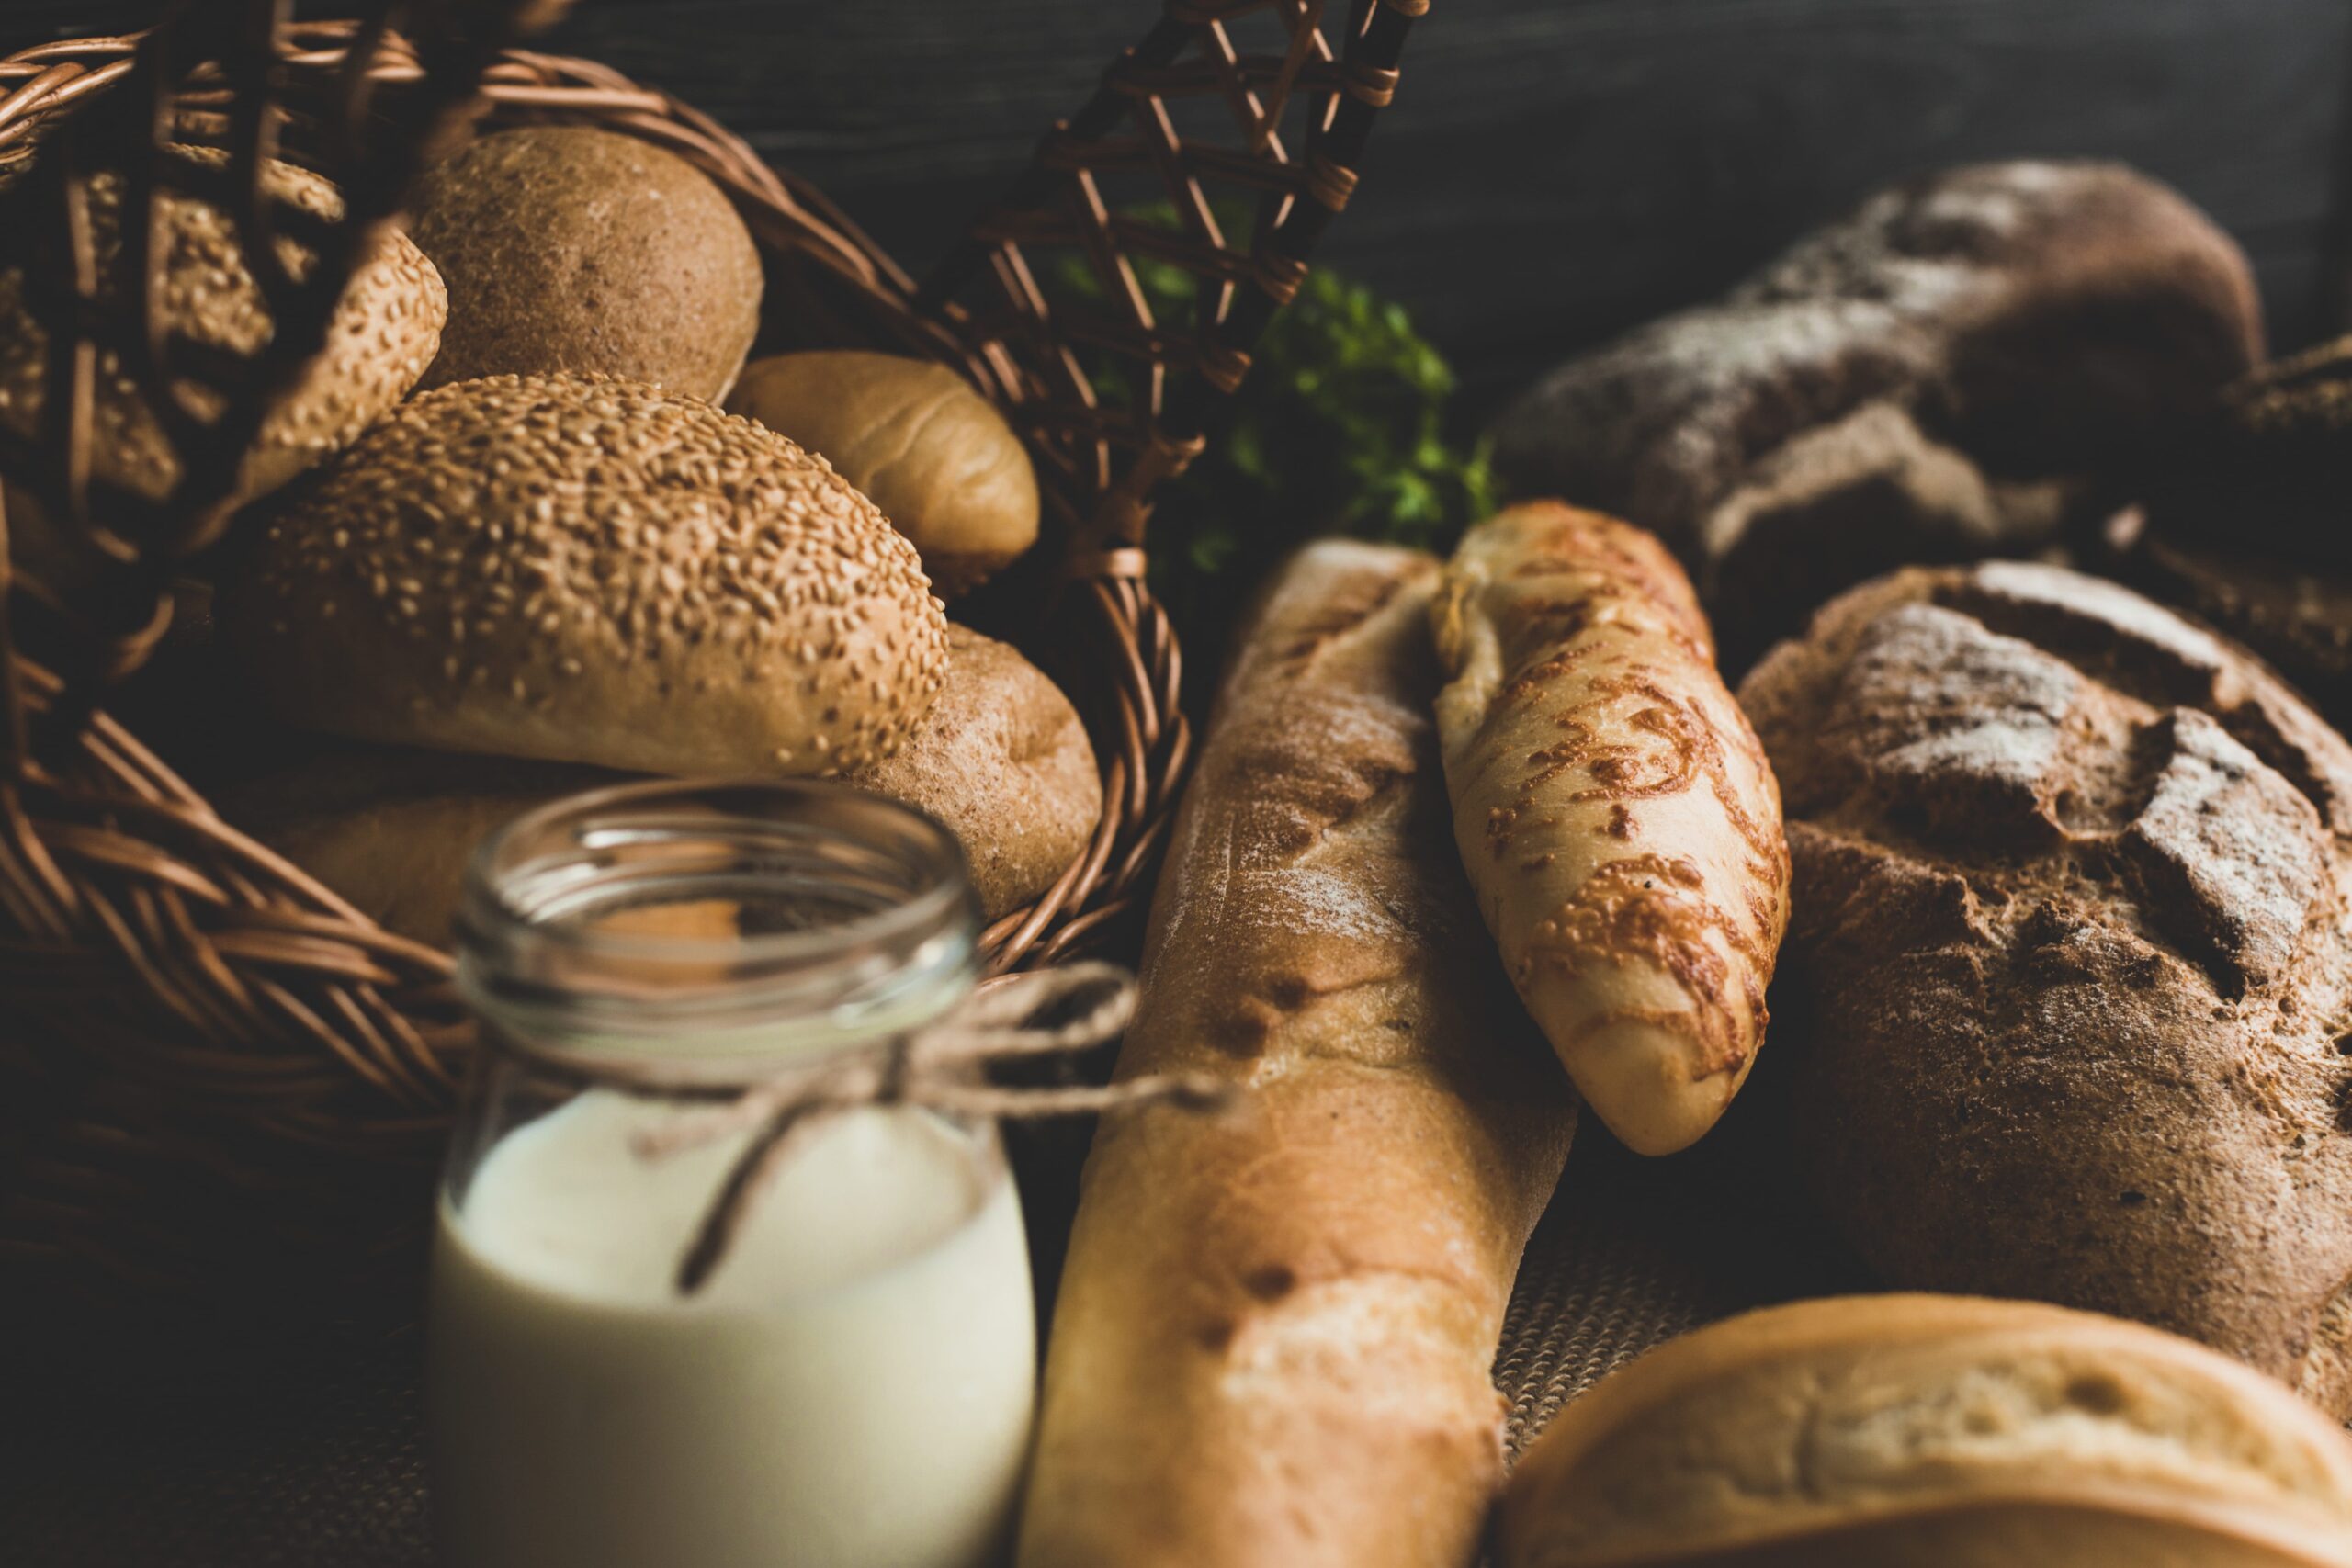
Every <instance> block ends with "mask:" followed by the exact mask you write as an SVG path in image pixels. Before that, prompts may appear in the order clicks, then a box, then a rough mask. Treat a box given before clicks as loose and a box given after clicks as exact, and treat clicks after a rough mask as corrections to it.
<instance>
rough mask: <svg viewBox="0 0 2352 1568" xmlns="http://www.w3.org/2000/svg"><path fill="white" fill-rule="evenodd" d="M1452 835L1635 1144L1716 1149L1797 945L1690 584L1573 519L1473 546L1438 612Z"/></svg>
mask: <svg viewBox="0 0 2352 1568" xmlns="http://www.w3.org/2000/svg"><path fill="white" fill-rule="evenodd" d="M1434 615H1435V620H1434V625H1435V627H1436V636H1437V646H1438V652H1439V657H1440V659H1441V660H1442V663H1443V665H1444V668H1445V670H1446V673H1447V675H1448V677H1449V681H1448V683H1447V685H1446V687H1445V689H1444V691H1443V693H1442V694H1441V695H1440V697H1439V699H1438V705H1437V715H1438V729H1439V733H1440V736H1441V738H1442V741H1443V745H1444V753H1445V777H1446V784H1447V786H1448V788H1449V789H1450V790H1451V791H1452V793H1453V829H1454V835H1455V838H1456V840H1457V842H1458V844H1459V847H1460V849H1461V852H1462V859H1463V863H1464V865H1465V866H1466V867H1467V868H1468V869H1469V873H1470V884H1471V886H1472V887H1473V888H1475V889H1476V892H1477V895H1478V907H1479V910H1480V912H1481V913H1483V914H1484V915H1485V916H1486V919H1487V928H1488V929H1489V930H1490V931H1493V932H1494V934H1495V940H1496V942H1497V943H1498V946H1499V947H1500V948H1501V950H1502V956H1503V966H1504V968H1505V969H1506V970H1507V971H1508V972H1509V973H1510V977H1511V981H1512V983H1513V984H1514V985H1516V986H1517V987H1519V994H1520V998H1521V1000H1523V1001H1525V1002H1526V1003H1527V1006H1528V1010H1530V1011H1531V1012H1532V1013H1533V1014H1534V1015H1535V1020H1536V1021H1537V1022H1538V1023H1539V1024H1541V1025H1542V1026H1543V1028H1544V1033H1545V1034H1546V1035H1548V1036H1549V1037H1550V1038H1551V1041H1552V1045H1553V1048H1554V1049H1555V1050H1556V1051H1557V1052H1558V1053H1559V1055H1560V1060H1561V1061H1562V1062H1564V1063H1565V1064H1566V1066H1567V1069H1568V1073H1569V1075H1570V1076H1571V1077H1574V1078H1575V1079H1576V1082H1577V1089H1578V1090H1579V1091H1580V1092H1581V1093H1582V1094H1583V1096H1584V1100H1585V1103H1587V1104H1588V1105H1589V1106H1591V1107H1592V1110H1593V1112H1594V1114H1596V1115H1598V1116H1599V1117H1600V1119H1601V1120H1602V1121H1603V1122H1607V1123H1608V1124H1609V1130H1610V1131H1611V1132H1612V1133H1614V1134H1617V1136H1618V1137H1619V1138H1621V1139H1623V1141H1624V1142H1625V1143H1626V1144H1627V1145H1630V1146H1631V1147H1633V1148H1635V1149H1638V1150H1640V1151H1641V1152H1643V1153H1645V1154H1667V1153H1671V1152H1672V1151H1674V1150H1676V1149H1679V1148H1681V1147H1683V1146H1684V1145H1688V1144H1690V1143H1691V1141H1692V1140H1694V1139H1696V1138H1697V1137H1698V1136H1699V1135H1700V1134H1702V1133H1704V1132H1705V1131H1706V1130H1707V1129H1708V1128H1709V1127H1710V1126H1712V1125H1713V1123H1714V1120H1715V1118H1716V1117H1717V1116H1718V1115H1720V1114H1721V1113H1722V1111H1723V1109H1724V1106H1726V1105H1728V1104H1729V1103H1730V1102H1731V1098H1732V1096H1733V1094H1734V1093H1736V1091H1737V1089H1738V1088H1739V1085H1740V1084H1741V1082H1742V1081H1743V1080H1744V1079H1745V1078H1746V1077H1747V1069H1748V1066H1749V1065H1750V1064H1751V1063H1752V1062H1753V1061H1754V1060H1755V1056H1756V1051H1757V1048H1758V1046H1759V1045H1760V1044H1761V1043H1763V1038H1764V1023H1765V1010H1764V989H1765V987H1766V985H1767V984H1768V983H1769V982H1770V979H1771V977H1772V963H1773V956H1774V954H1775V953H1776V952H1777V950H1778V949H1779V946H1780V942H1781V931H1782V929H1783V928H1784V927H1785V926H1786V925H1787V923H1788V886H1789V872H1788V851H1787V848H1786V846H1785V844H1784V843H1783V841H1782V840H1781V817H1780V796H1779V794H1778V792H1777V791H1776V789H1775V787H1774V785H1773V782H1772V772H1771V769H1770V767H1769V766H1767V765H1766V763H1765V761H1764V753H1763V750H1762V749H1761V748H1760V747H1759V746H1758V744H1757V742H1756V737H1755V736H1754V734H1752V733H1751V732H1750V731H1749V729H1748V728H1747V719H1746V718H1745V717H1743V716H1741V714H1740V711H1739V707H1738V705H1737V704H1736V703H1734V702H1733V701H1732V697H1731V694H1730V692H1729V691H1727V690H1725V689H1724V682H1723V678H1722V676H1720V675H1719V674H1717V673H1716V671H1715V667H1714V662H1713V647H1712V646H1711V645H1710V643H1709V641H1708V637H1707V623H1706V619H1705V617H1704V616H1702V615H1701V614H1700V613H1699V605H1698V601H1697V599H1696V598H1695V597H1694V596H1693V594H1692V593H1691V584H1690V581H1689V580H1688V579H1687V578H1685V577H1684V576H1683V575H1682V570H1681V569H1680V568H1679V567H1678V566H1677V565H1675V563H1674V558H1673V557H1672V556H1670V555H1668V553H1667V551H1666V549H1665V548H1664V547H1662V546H1661V545H1660V544H1659V543H1658V542H1657V539H1655V538H1654V537H1652V536H1650V535H1648V534H1645V533H1644V532H1643V531H1642V530H1640V529H1638V528H1634V527H1632V526H1630V525H1626V524H1623V523H1620V522H1618V521H1617V520H1616V519H1615V518H1612V517H1603V516H1601V515H1600V514H1599V513H1591V512H1580V511H1577V510H1576V509H1575V508H1573V507H1568V506H1563V505H1561V504H1560V503H1559V502H1532V503H1529V504H1525V505H1521V506H1515V507H1512V508H1510V510H1509V511H1506V512H1504V513H1501V514H1500V515H1498V516H1497V517H1495V518H1493V519H1492V520H1490V521H1488V522H1487V523H1484V524H1481V525H1478V526H1477V527H1476V528H1473V529H1472V530H1470V532H1469V534H1468V535H1466V536H1464V539H1463V541H1462V544H1461V546H1460V547H1459V548H1458V549H1457V550H1456V551H1455V552H1454V557H1453V562H1452V564H1451V565H1450V566H1449V567H1448V568H1447V570H1446V581H1445V587H1444V589H1443V591H1442V592H1441V594H1440V595H1439V597H1438V599H1437V602H1436V604H1435V608H1434Z"/></svg>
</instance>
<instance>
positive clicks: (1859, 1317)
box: [1499, 1295, 2352, 1568]
mask: <svg viewBox="0 0 2352 1568" xmlns="http://www.w3.org/2000/svg"><path fill="white" fill-rule="evenodd" d="M1499 1534H1500V1538H1501V1546H1502V1562H1503V1564H1504V1568H1601V1565H1603V1564H1609V1565H1618V1564H1624V1565H1631V1564H1636V1563H1640V1564H1656V1565H1658V1568H1666V1565H1669V1564H1671V1565H1674V1568H1766V1565H1768V1564H1770V1565H1774V1568H1779V1565H1782V1564H1787V1565H1792V1568H1793V1565H1794V1564H1799V1563H1805V1564H1812V1563H1838V1564H1841V1565H1849V1568H1878V1565H1882V1564H1883V1565H1885V1568H1896V1565H1898V1564H1899V1565H1902V1568H1996V1565H1998V1568H2006V1565H2009V1564H2027V1563H2075V1562H2081V1563H2091V1562H2098V1563H2116V1564H2124V1563H2130V1564H2134V1565H2138V1564H2145V1563H2159V1564H2167V1565H2177V1568H2289V1565H2293V1568H2346V1565H2348V1564H2352V1441H2347V1439H2346V1437H2345V1435H2344V1434H2343V1432H2342V1431H2341V1430H2339V1429H2337V1428H2336V1427H2334V1426H2333V1425H2332V1424H2331V1423H2329V1422H2328V1421H2327V1419H2326V1418H2325V1417H2324V1416H2320V1415H2319V1414H2318V1413H2317V1412H2315V1411H2313V1410H2312V1409H2311V1408H2310V1407H2309V1406H2308V1405H2306V1404H2302V1403H2301V1402H2300V1401H2299V1400H2297V1399H2296V1398H2295V1396H2294V1395H2293V1394H2292V1393H2290V1392H2289V1391H2288V1390H2287V1389H2285V1388H2284V1387H2282V1386H2281V1385H2279V1384H2278V1383H2277V1382H2273V1381H2271V1380H2270V1379H2268V1378H2265V1377H2262V1376H2260V1375H2259V1374H2257V1373H2255V1372H2253V1371H2248V1370H2247V1369H2245V1367H2242V1366H2240V1365H2238V1364H2237V1363H2236V1362H2233V1361H2232V1360H2230V1359H2227V1358H2225V1357H2222V1356H2218V1355H2215V1354H2214V1353H2213V1352H2211V1351H2210V1350H2207V1349H2205V1348H2202V1347H2201V1346H2198V1345H2195V1344H2192V1343H2190V1342H2189V1341H2188V1340H2184V1339H2180V1338H2177V1337H2174V1336H2171V1335H2167V1334H2162V1333H2159V1332H2157V1331H2155V1330H2154V1329H2149V1328H2143V1327H2141V1326H2139V1325H2135V1324H2130V1323H2124V1322H2121V1321H2119V1320H2117V1319H2114V1318H2104V1317H2098V1316H2094V1315H2092V1314H2086V1313H2075V1312H2067V1311H2064V1310H2061V1309H2059V1308H2055V1307H2048V1306H2042V1305H2039V1304H2035V1303H2023V1302H2002V1301H1985V1300H1978V1299H1974V1298H1969V1297H1958V1296H1917V1295H1894V1296H1855V1297H1847V1298H1840V1299H1834V1300H1827V1301H1814V1302H1802V1303H1796V1304H1795V1305H1792V1306H1784V1307H1772V1308H1768V1309H1766V1310H1764V1311H1762V1312H1754V1313H1748V1314H1745V1315H1743V1316H1740V1317H1736V1318H1732V1319H1730V1320H1728V1321H1725V1322H1723V1323H1718V1324H1715V1325H1712V1326H1710V1327H1707V1328H1703V1329H1701V1330H1699V1331H1698V1332H1696V1333H1694V1334H1691V1335H1688V1336H1686V1337H1683V1338H1680V1339H1678V1340H1674V1341H1672V1342H1670V1343H1668V1345H1666V1346H1664V1347H1662V1348H1659V1349H1657V1350H1655V1351H1652V1352H1651V1353H1650V1354H1648V1355H1646V1356H1645V1357H1643V1358H1641V1359H1639V1360H1637V1361H1634V1363H1632V1364H1631V1365H1629V1366H1627V1367H1626V1368H1624V1369H1623V1370H1622V1371H1618V1372H1616V1373H1614V1374H1612V1375H1611V1377H1609V1378H1608V1379H1606V1380H1605V1381H1603V1382H1601V1383H1600V1385H1599V1386H1598V1387H1597V1388H1595V1389H1594V1390H1593V1391H1592V1392H1591V1393H1589V1394H1587V1395H1586V1396H1585V1397H1584V1398H1582V1399H1580V1400H1578V1401H1577V1402H1576V1403H1575V1404H1571V1405H1569V1406H1568V1408H1567V1409H1566V1411H1565V1412H1563V1413H1562V1415H1561V1416H1560V1417H1559V1419H1558V1420H1557V1421H1555V1423H1554V1424H1553V1426H1552V1427H1551V1429H1550V1430H1548V1431H1546V1432H1545V1433H1544V1436H1543V1437H1542V1438H1539V1439H1538V1440H1537V1442H1536V1443H1535V1445H1534V1446H1533V1447H1532V1449H1531V1450H1529V1451H1528V1453H1527V1454H1526V1456H1525V1457H1524V1458H1523V1459H1522V1460H1521V1463H1520V1467H1519V1470H1518V1472H1517V1473H1516V1474H1515V1475H1514V1476H1513V1477H1512V1479H1511V1484H1510V1492H1509V1494H1508V1495H1507V1496H1506V1497H1505V1499H1504V1503H1503V1507H1502V1512H1501V1528H1500V1531H1499Z"/></svg>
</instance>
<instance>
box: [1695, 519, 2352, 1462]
mask: <svg viewBox="0 0 2352 1568" xmlns="http://www.w3.org/2000/svg"><path fill="white" fill-rule="evenodd" d="M1740 700H1741V701H1742V703H1743V704H1744V705H1746V706H1747V711H1748V714H1749V716H1751V717H1752V718H1753V719H1754V720H1755V723H1756V728H1757V730H1758V734H1759V735H1761V737H1762V738H1763V740H1764V744H1765V747H1766V749H1767V750H1769V751H1770V754H1771V758H1772V765H1773V768H1774V771H1775V772H1776V773H1779V775H1780V779H1781V789H1782V791H1783V792H1784V795H1785V803H1786V807H1787V812H1788V828H1789V843H1790V848H1791V851H1792V855H1793V858H1794V862H1795V870H1796V885H1795V895H1794V903H1795V919H1794V922H1793V924H1792V928H1791V932H1790V939H1789V943H1788V947H1787V949H1786V951H1785V953H1784V954H1783V968H1784V976H1783V985H1784V986H1785V987H1788V992H1787V993H1786V994H1787V996H1788V999H1789V1000H1790V1001H1791V1002H1792V1004H1793V1005H1794V1006H1795V1008H1796V1009H1797V1010H1800V1011H1802V1012H1804V1014H1805V1015H1806V1016H1807V1017H1808V1018H1809V1019H1810V1020H1811V1021H1812V1027H1811V1028H1809V1029H1808V1030H1807V1031H1805V1032H1803V1036H1802V1038H1801V1039H1799V1040H1797V1041H1795V1042H1794V1043H1797V1044H1799V1045H1800V1046H1801V1047H1802V1049H1801V1056H1800V1060H1799V1062H1798V1064H1797V1069H1796V1071H1795V1072H1794V1074H1793V1075H1792V1093H1793V1095H1794V1104H1795V1130H1796V1133H1797V1135H1798V1137H1799V1139H1800V1142H1801V1147H1802V1151H1803V1156H1804V1160H1805V1161H1806V1163H1807V1164H1808V1165H1809V1167H1810V1169H1811V1175H1812V1177H1813V1181H1814V1185H1815V1188H1816V1190H1817V1191H1818V1193H1819V1195H1820V1198H1821V1201H1822V1202H1823V1203H1824V1204H1826V1207H1827V1210H1828V1212H1829V1213H1831V1214H1832V1215H1833V1216H1834V1217H1835V1218H1836V1219H1837V1221H1838V1223H1839V1224H1840V1226H1841V1227H1842V1228H1843V1229H1844V1230H1845V1232H1846V1233H1847V1235H1849V1237H1850V1238H1851V1239H1852V1241H1853V1242H1854V1243H1855V1245H1856V1246H1857V1247H1858V1248H1859V1250H1860V1252H1861V1254H1862V1255H1863V1257H1864V1258H1866V1259H1867V1260H1868V1261H1869V1262H1870V1263H1871V1264H1872V1265H1873V1266H1874V1267H1875V1268H1876V1269H1878V1270H1879V1272H1880V1273H1881V1274H1882V1275H1883V1277H1884V1278H1885V1279H1886V1280H1888V1281H1890V1282H1891V1283H1894V1284H1896V1285H1900V1286H1903V1287H1905V1288H1915V1289H1926V1290H1949V1291H1964V1292H1982V1293H1985V1294H1991V1295H2004V1296H2030V1297H2036V1298H2039V1299H2041V1300H2045V1301H2052V1302H2057V1303H2064V1304H2066V1305H2071V1306H2078V1307H2087V1308H2091V1309H2094V1310H2098V1311H2102V1312H2109V1313H2114V1314H2119V1315H2121V1316H2125V1317H2131V1318H2137V1319H2140V1320H2142V1321H2143V1322H2147V1323H2152V1324H2155V1325H2158V1326H2160V1327H2164V1328H2168V1329H2171V1330H2174V1331H2175V1332H2177V1333H2181V1334H2186V1335H2188V1336H2190V1337H2194V1338H2198V1339H2201V1340H2203V1341H2205V1342H2206V1343H2207V1344H2210V1345H2213V1346H2217V1347H2219V1348H2222V1349H2224V1350H2227V1351H2230V1352H2231V1353H2233V1354H2234V1355H2236V1356H2239V1357H2241V1358H2242V1359H2245V1360H2246V1361H2248V1362H2251V1363H2252V1364H2253V1365H2254V1366H2256V1367H2258V1368H2260V1369H2261V1370H2262V1371H2267V1372H2269V1373H2271V1374H2273V1375H2274V1376H2277V1377H2278V1378H2281V1379H2283V1380H2284V1381H2286V1382H2289V1383H2290V1384H2293V1385H2295V1386H2297V1387H2299V1388H2300V1389H2301V1390H2302V1392H2303V1393H2306V1394H2307V1395H2309V1396H2310V1397H2311V1398H2312V1400H2313V1401H2315V1402H2316V1403H2318V1404H2320V1405H2321V1406H2322V1407H2323V1408H2324V1409H2326V1410H2329V1411H2331V1412H2333V1413H2334V1414H2335V1415H2337V1416H2352V1294H2347V1290H2346V1281H2347V1280H2352V1137H2346V1134H2345V1129H2346V1126H2347V1124H2352V1121H2348V1120H2347V1118H2352V1111H2348V1110H2347V1108H2352V747H2347V746H2346V744H2345V742H2344V740H2343V739H2341V738H2340V737H2338V736H2337V735H2336V734H2335V732H2334V731H2333V730H2331V729H2329V728H2327V727H2326V726H2325V725H2324V723H2322V722H2321V721H2320V720H2319V719H2318V718H2317V717H2316V716H2314V715H2313V714H2312V712H2311V710H2310V709H2309V708H2307V707H2305V706H2304V705H2303V704H2302V702H2301V700H2300V699H2299V698H2297V697H2296V695H2295V694H2293V693H2292V692H2290V690H2289V689H2288V688H2287V687H2286V686H2284V685H2283V684H2282V683H2280V682H2278V680H2277V679H2276V678H2275V677H2274V676H2272V675H2271V674H2270V673H2269V672H2268V671H2267V670H2265V669H2264V668H2263V667H2262V666H2261V665H2260V664H2259V663H2258V662H2257V661H2256V660H2254V659H2253V658H2251V657H2250V656H2248V655H2247V654H2246V653H2245V652H2244V651H2243V650H2242V649H2237V648H2235V647H2233V646H2232V645H2231V644H2229V643H2226V642H2224V641H2222V639H2220V638H2219V637H2214V636H2212V635H2211V634H2210V633H2209V632H2207V631H2205V630H2203V629H2201V628H2199V627H2198V626H2192V625H2190V624H2188V622H2186V621H2184V620H2182V619H2180V618H2179V617H2177V616H2176V615H2171V614H2169V613H2167V612H2166V611H2165V610H2163V609H2160V608H2159V607H2157V606H2156V605H2154V604H2151V603H2149V602H2148V601H2147V600H2144V599H2143V598H2141V597H2140V596H2139V595H2137V594H2135V593H2132V592H2129V591H2128V590H2126V589H2123V588H2120V587H2118V586H2116V585H2115V584H2113V583H2110V582H2106V581H2099V580H2098V579H2094V578H2089V577H2084V576H2080V575H2077V574H2075V573H2073V572H2068V571H2063V570H2057V569H2055V568H2051V567H2043V566H2034V565H2029V564H2024V563H2017V562H1989V563H1985V564H1983V565H1980V566H1976V567H1973V568H1945V569H1938V570H1926V569H1923V570H1911V571H1905V572H1902V573H1898V574H1896V575H1894V576H1893V577H1890V578H1886V579H1883V580H1881V581H1876V582H1873V583H1870V584H1866V585H1864V586H1863V587H1861V588H1858V589H1856V590H1854V591H1853V592H1850V593H1849V594H1847V595H1845V596H1844V597H1842V598H1840V599H1838V601H1836V602H1835V603H1833V604H1830V605H1829V606H1828V607H1827V608H1826V609H1825V610H1823V611H1822V613H1821V614H1820V615H1819V616H1818V617H1816V619H1815V623H1814V626H1813V630H1812V632H1811V633H1810V634H1809V635H1808V636H1807V637H1805V638H1804V640H1803V641H1802V642H1796V643H1792V644H1789V645H1786V646H1784V647H1782V648H1781V649H1776V650H1775V651H1774V652H1773V653H1772V654H1771V656H1770V658H1768V659H1767V660H1765V661H1764V663H1763V664H1761V665H1760V666H1758V669H1757V670H1756V671H1755V672H1754V673H1753V674H1752V675H1750V676H1749V678H1748V679H1747V682H1745V683H1744V684H1743V686H1742V687H1741V691H1740Z"/></svg>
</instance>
